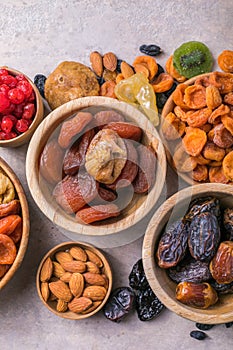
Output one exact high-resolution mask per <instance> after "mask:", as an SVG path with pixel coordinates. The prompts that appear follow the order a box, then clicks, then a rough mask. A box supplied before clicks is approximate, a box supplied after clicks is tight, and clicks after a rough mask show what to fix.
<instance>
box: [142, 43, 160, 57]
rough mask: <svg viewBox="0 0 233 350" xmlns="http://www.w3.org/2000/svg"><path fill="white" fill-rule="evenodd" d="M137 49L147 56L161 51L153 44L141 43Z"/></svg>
mask: <svg viewBox="0 0 233 350" xmlns="http://www.w3.org/2000/svg"><path fill="white" fill-rule="evenodd" d="M139 50H140V51H141V52H142V53H144V54H146V55H148V56H158V55H159V54H160V53H161V52H162V50H161V48H160V47H159V46H157V45H154V44H151V45H141V46H140V47H139Z"/></svg>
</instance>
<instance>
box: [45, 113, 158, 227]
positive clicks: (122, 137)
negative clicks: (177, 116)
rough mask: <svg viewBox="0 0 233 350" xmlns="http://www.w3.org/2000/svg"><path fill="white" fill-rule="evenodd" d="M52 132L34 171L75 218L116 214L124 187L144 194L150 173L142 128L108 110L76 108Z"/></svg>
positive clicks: (151, 153) (153, 161)
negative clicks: (36, 169)
mask: <svg viewBox="0 0 233 350" xmlns="http://www.w3.org/2000/svg"><path fill="white" fill-rule="evenodd" d="M55 134H56V136H54V135H52V138H50V139H49V141H48V143H47V144H46V146H45V147H44V149H43V151H42V154H41V158H40V173H41V175H42V176H43V178H44V179H45V180H46V181H47V183H48V185H49V186H50V188H51V192H52V195H53V197H54V198H55V200H56V201H57V203H58V204H59V205H60V206H61V207H62V208H63V209H64V210H65V211H66V212H67V213H70V214H75V217H76V219H77V221H78V222H81V223H85V224H91V223H94V222H99V221H100V222H102V221H103V220H106V219H108V218H113V217H117V216H119V215H120V214H121V210H122V209H124V207H126V206H127V205H128V204H129V203H128V199H125V193H126V192H127V191H124V192H122V191H121V189H123V188H124V189H126V190H129V191H131V192H132V193H136V194H139V195H143V194H147V193H148V192H149V191H150V189H151V188H152V187H153V185H154V183H155V178H156V169H157V158H156V151H155V150H154V147H155V146H154V147H152V145H144V144H143V143H142V137H143V131H142V129H141V128H140V127H139V126H138V125H136V124H133V123H132V122H129V121H127V119H126V117H125V116H123V115H122V114H120V113H118V112H116V111H114V110H102V109H100V108H98V111H96V112H94V113H91V112H89V111H87V110H85V111H80V112H78V113H77V114H76V115H75V116H72V117H70V118H69V119H66V120H65V121H64V122H63V123H62V125H61V127H60V128H59V130H57V131H56V132H55Z"/></svg>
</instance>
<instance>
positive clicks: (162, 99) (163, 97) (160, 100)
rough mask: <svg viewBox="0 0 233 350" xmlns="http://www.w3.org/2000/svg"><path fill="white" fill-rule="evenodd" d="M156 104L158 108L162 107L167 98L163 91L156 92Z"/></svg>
mask: <svg viewBox="0 0 233 350" xmlns="http://www.w3.org/2000/svg"><path fill="white" fill-rule="evenodd" d="M155 95H156V104H157V107H158V108H159V109H162V108H163V107H164V105H165V103H166V102H167V100H168V97H167V96H166V95H165V93H164V92H160V93H156V94H155Z"/></svg>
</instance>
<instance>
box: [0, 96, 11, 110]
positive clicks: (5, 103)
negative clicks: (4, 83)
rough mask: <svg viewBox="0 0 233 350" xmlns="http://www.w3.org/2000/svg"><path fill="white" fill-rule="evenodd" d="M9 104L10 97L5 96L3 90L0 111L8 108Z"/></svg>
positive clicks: (0, 98)
mask: <svg viewBox="0 0 233 350" xmlns="http://www.w3.org/2000/svg"><path fill="white" fill-rule="evenodd" d="M9 105H10V101H9V99H8V98H7V97H6V96H5V94H4V93H3V92H0V113H1V112H2V111H4V109H6V108H8V107H9Z"/></svg>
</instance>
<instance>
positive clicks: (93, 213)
mask: <svg viewBox="0 0 233 350" xmlns="http://www.w3.org/2000/svg"><path fill="white" fill-rule="evenodd" d="M119 215H120V211H119V208H118V207H117V206H116V205H115V204H105V205H104V204H100V205H95V206H92V207H88V208H84V209H81V210H79V211H78V212H77V213H76V219H77V220H78V221H81V222H84V223H85V224H91V223H93V222H96V221H102V220H105V219H108V218H111V217H116V216H119Z"/></svg>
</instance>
